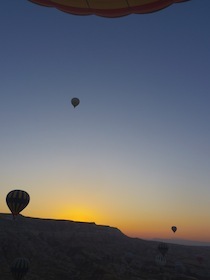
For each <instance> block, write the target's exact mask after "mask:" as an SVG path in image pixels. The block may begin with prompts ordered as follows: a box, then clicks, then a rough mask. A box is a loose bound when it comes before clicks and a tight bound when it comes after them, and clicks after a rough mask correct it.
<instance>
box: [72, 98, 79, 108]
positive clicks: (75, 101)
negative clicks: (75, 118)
mask: <svg viewBox="0 0 210 280" xmlns="http://www.w3.org/2000/svg"><path fill="white" fill-rule="evenodd" d="M79 103H80V100H79V99H78V98H76V97H74V98H72V100H71V104H72V105H73V106H74V108H75V107H76V106H78V105H79Z"/></svg>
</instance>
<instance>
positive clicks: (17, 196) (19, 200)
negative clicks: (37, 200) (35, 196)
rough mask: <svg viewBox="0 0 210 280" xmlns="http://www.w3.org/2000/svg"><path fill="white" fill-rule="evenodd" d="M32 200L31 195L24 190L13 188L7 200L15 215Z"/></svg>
mask: <svg viewBox="0 0 210 280" xmlns="http://www.w3.org/2000/svg"><path fill="white" fill-rule="evenodd" d="M29 201H30V196H29V194H28V193H27V192H25V191H22V190H13V191H11V192H9V193H8V194H7V197H6V202H7V206H8V207H9V209H10V211H11V212H12V214H13V216H17V215H18V214H19V213H20V212H21V211H22V210H23V209H24V208H25V207H26V206H27V205H28V204H29Z"/></svg>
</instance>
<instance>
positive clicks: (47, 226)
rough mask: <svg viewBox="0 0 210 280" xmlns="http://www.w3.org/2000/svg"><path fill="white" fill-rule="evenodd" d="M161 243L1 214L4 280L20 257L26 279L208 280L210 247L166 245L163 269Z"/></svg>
mask: <svg viewBox="0 0 210 280" xmlns="http://www.w3.org/2000/svg"><path fill="white" fill-rule="evenodd" d="M158 244H159V242H155V241H146V240H142V239H138V238H130V237H128V236H126V235H124V234H123V233H122V232H121V231H120V230H118V229H117V228H112V227H109V226H101V225H96V224H95V223H85V222H73V221H66V220H52V219H38V218H30V217H24V216H21V215H20V216H18V218H17V220H13V218H12V216H11V215H10V214H0V280H2V279H4V280H9V279H12V276H11V272H10V265H11V263H12V261H13V260H14V259H15V258H17V257H26V258H28V259H29V261H30V269H29V272H28V273H27V275H26V277H25V280H38V279H39V280H143V279H148V280H155V279H163V280H164V279H165V280H167V279H171V280H175V279H179V280H184V279H185V280H187V279H188V280H190V279H191V280H193V279H194V280H195V279H197V280H204V279H205V280H207V279H208V280H209V279H210V247H203V246H202V247H197V246H183V245H175V244H168V246H169V251H168V253H167V256H166V259H167V262H166V265H165V266H163V267H160V266H158V265H157V264H156V263H155V256H156V255H157V254H158V253H159V252H158V249H157V246H158ZM198 254H199V255H202V256H203V261H202V262H201V263H199V262H198V260H197V259H196V255H198ZM177 261H180V262H181V263H182V268H181V269H177V268H176V266H175V263H176V262H177Z"/></svg>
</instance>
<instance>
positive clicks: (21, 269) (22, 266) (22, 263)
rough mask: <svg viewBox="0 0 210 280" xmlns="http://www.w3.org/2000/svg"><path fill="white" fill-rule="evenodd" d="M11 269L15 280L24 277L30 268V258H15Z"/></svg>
mask: <svg viewBox="0 0 210 280" xmlns="http://www.w3.org/2000/svg"><path fill="white" fill-rule="evenodd" d="M10 270H11V273H12V276H13V278H14V280H21V279H23V278H24V276H25V275H26V273H27V272H28V270H29V260H28V259H26V258H17V259H15V260H14V261H13V263H12V265H11V267H10Z"/></svg>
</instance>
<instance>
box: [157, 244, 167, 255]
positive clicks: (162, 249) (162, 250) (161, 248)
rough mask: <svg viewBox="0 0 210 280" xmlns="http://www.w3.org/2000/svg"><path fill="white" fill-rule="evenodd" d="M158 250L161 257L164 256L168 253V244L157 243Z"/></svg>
mask: <svg viewBox="0 0 210 280" xmlns="http://www.w3.org/2000/svg"><path fill="white" fill-rule="evenodd" d="M158 250H159V252H160V253H161V254H162V255H163V256H165V255H166V253H167V252H168V244H166V243H163V242H161V243H159V245H158Z"/></svg>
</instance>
